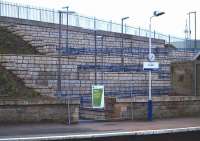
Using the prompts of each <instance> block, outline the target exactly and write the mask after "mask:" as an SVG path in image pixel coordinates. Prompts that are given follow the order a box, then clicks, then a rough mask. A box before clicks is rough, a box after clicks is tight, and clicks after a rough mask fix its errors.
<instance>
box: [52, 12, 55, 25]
mask: <svg viewBox="0 0 200 141" xmlns="http://www.w3.org/2000/svg"><path fill="white" fill-rule="evenodd" d="M52 12H53V23H56V22H55V11H54V10H53V11H52Z"/></svg>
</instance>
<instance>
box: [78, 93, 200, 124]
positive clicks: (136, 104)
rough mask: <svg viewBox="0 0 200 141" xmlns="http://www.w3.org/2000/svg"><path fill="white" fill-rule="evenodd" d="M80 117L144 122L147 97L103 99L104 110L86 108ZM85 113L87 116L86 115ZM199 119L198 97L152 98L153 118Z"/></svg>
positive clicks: (199, 105) (199, 98) (199, 100)
mask: <svg viewBox="0 0 200 141" xmlns="http://www.w3.org/2000/svg"><path fill="white" fill-rule="evenodd" d="M81 113H82V114H81V117H82V118H86V119H94V120H107V121H115V120H146V119H147V97H143V96H136V97H133V98H132V99H131V98H115V97H106V98H105V109H104V110H103V109H101V110H98V109H92V108H87V109H84V110H83V111H82V112H81ZM86 113H87V114H86ZM177 117H200V97H195V96H160V97H153V118H154V119H158V118H160V119H164V118H177Z"/></svg>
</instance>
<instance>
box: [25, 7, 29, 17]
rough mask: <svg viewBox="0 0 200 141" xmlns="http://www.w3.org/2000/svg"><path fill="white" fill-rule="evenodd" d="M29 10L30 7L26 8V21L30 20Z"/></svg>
mask: <svg viewBox="0 0 200 141" xmlns="http://www.w3.org/2000/svg"><path fill="white" fill-rule="evenodd" d="M28 10H29V7H28V6H27V7H26V19H27V20H28Z"/></svg>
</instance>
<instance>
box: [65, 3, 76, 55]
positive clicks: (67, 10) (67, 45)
mask: <svg viewBox="0 0 200 141" xmlns="http://www.w3.org/2000/svg"><path fill="white" fill-rule="evenodd" d="M62 9H66V12H64V11H63V13H66V15H67V29H66V50H65V51H66V52H67V55H68V54H69V15H72V14H75V13H76V12H74V11H69V6H66V7H62Z"/></svg>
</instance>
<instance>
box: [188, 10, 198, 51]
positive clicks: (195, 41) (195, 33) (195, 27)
mask: <svg viewBox="0 0 200 141" xmlns="http://www.w3.org/2000/svg"><path fill="white" fill-rule="evenodd" d="M191 14H194V47H195V48H197V38H196V35H197V32H196V31H197V30H196V29H197V26H196V24H197V20H196V15H197V12H196V11H193V12H189V13H188V16H189V37H190V47H191V24H190V20H191V16H190V15H191Z"/></svg>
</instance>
